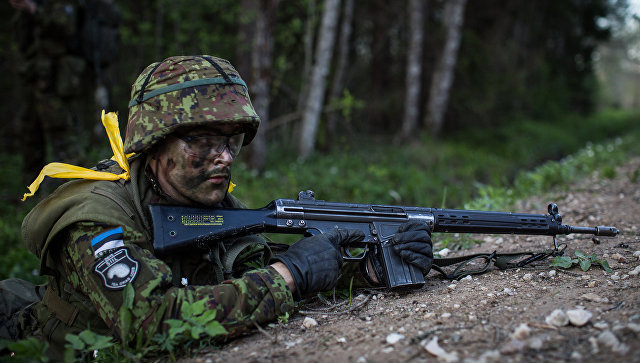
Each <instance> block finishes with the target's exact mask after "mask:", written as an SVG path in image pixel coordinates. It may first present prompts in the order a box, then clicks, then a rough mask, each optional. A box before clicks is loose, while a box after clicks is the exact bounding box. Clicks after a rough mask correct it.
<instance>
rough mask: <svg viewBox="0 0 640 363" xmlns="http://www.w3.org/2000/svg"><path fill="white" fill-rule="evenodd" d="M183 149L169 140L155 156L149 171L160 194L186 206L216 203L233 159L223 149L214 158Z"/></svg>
mask: <svg viewBox="0 0 640 363" xmlns="http://www.w3.org/2000/svg"><path fill="white" fill-rule="evenodd" d="M185 147H186V145H185V143H184V141H182V140H180V139H178V138H174V137H169V138H167V139H166V141H165V143H164V145H163V147H161V148H160V150H159V151H158V152H157V154H156V155H155V157H154V158H155V160H156V163H155V164H152V165H155V167H153V166H152V168H154V169H155V170H154V172H155V174H156V176H157V178H158V182H159V184H160V187H161V188H162V191H163V192H164V193H166V194H167V195H168V196H170V197H171V198H173V199H174V200H175V201H176V202H179V203H182V204H186V205H205V206H214V205H216V204H218V203H220V202H221V201H222V199H223V198H224V196H225V195H226V193H227V188H228V187H229V178H230V175H231V166H232V165H233V158H232V157H231V155H230V154H229V152H228V151H227V150H225V151H224V152H222V153H221V154H220V155H219V156H218V157H216V158H199V157H197V156H194V155H191V154H190V153H188V152H186V151H185Z"/></svg>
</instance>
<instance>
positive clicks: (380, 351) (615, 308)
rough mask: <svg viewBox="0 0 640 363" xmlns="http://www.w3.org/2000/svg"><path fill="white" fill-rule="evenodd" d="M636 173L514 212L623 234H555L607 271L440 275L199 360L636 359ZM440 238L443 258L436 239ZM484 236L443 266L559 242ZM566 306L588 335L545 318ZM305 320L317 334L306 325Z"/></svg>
mask: <svg viewBox="0 0 640 363" xmlns="http://www.w3.org/2000/svg"><path fill="white" fill-rule="evenodd" d="M638 170H640V158H634V159H632V160H630V161H629V162H628V163H626V164H625V165H623V166H621V167H618V168H617V169H616V171H617V173H616V177H615V178H613V179H606V178H603V177H600V176H599V175H598V174H597V173H596V174H594V175H592V176H591V177H589V178H586V179H584V180H582V181H581V182H580V183H578V185H575V186H574V187H573V188H572V190H571V191H555V192H551V193H548V194H547V195H540V196H536V197H533V198H530V199H528V200H524V201H521V202H520V203H519V205H518V207H517V210H518V211H519V212H525V213H546V210H547V205H548V203H549V202H552V201H553V202H555V203H557V204H558V206H559V207H560V213H561V214H562V215H563V217H564V220H563V223H565V224H570V225H577V226H591V227H593V226H596V225H608V226H615V227H617V228H618V229H619V230H620V231H621V232H620V234H619V235H618V236H617V237H593V236H591V235H570V236H563V237H558V242H559V243H566V244H567V245H568V247H567V249H566V251H565V255H566V256H574V253H575V251H576V250H580V251H582V252H584V253H585V254H593V253H595V254H596V256H598V257H599V258H602V259H605V260H607V261H608V263H609V265H610V266H611V268H612V269H613V271H612V272H610V273H607V272H605V271H604V269H603V268H601V267H600V266H598V265H594V266H592V267H591V268H590V269H589V270H588V271H586V272H584V271H582V269H580V268H579V267H578V266H574V267H572V268H570V269H563V268H558V267H551V266H550V263H551V259H550V258H549V259H546V260H544V261H539V262H535V263H533V264H531V265H528V266H527V267H524V268H520V269H511V270H506V271H501V270H498V269H497V268H495V267H492V268H491V269H490V270H489V271H488V272H487V273H485V274H482V275H476V276H474V277H472V278H466V279H463V280H461V281H457V282H452V281H449V280H445V279H443V278H442V277H441V276H440V274H438V273H436V272H434V271H432V272H431V273H430V274H429V276H428V277H429V278H428V282H427V283H426V285H425V286H424V287H423V288H420V289H418V290H413V291H411V292H407V293H398V292H392V291H389V290H363V291H357V292H356V293H355V294H354V296H356V297H355V299H354V300H353V302H352V310H354V311H352V312H344V310H345V309H346V308H345V306H346V305H339V306H335V305H334V304H333V302H325V304H323V303H316V304H315V305H305V306H302V307H301V308H300V309H301V310H303V311H301V312H297V313H296V314H294V315H293V316H292V317H290V318H289V321H288V323H286V324H285V323H279V324H272V326H267V327H263V328H262V330H260V331H257V330H256V331H254V333H252V334H250V335H246V336H244V337H241V338H238V339H235V340H233V341H231V342H229V343H227V344H225V345H224V346H222V347H221V349H220V350H213V351H208V352H203V353H201V354H200V355H199V356H198V357H197V358H193V359H192V361H197V362H207V363H208V362H272V361H277V362H387V361H392V362H424V361H429V362H431V361H438V360H440V361H453V362H455V361H459V362H494V361H495V362H497V361H501V362H502V361H507V362H509V361H513V362H530V361H578V362H579V361H604V360H607V359H615V360H618V361H626V362H629V361H636V362H640V354H638V353H637V351H638V348H640V289H639V288H638V287H639V286H640V275H638V271H640V256H638V255H639V254H640V252H639V253H636V254H635V256H634V253H635V252H636V251H639V250H640V235H639V232H640V219H639V218H638V216H639V215H640V204H639V202H640V188H639V186H640V180H637V179H638V178H637V174H638ZM433 238H434V241H436V246H435V247H436V250H437V249H438V248H437V247H438V244H437V240H438V235H437V234H434V236H433ZM477 238H483V239H484V240H485V243H483V244H481V245H477V246H475V247H473V248H472V249H470V250H462V251H455V252H452V253H451V254H450V255H449V256H447V257H452V256H458V255H464V254H469V253H476V252H492V251H494V250H498V252H516V251H526V250H541V249H546V248H551V247H552V246H553V241H552V238H551V237H540V236H513V235H505V236H497V235H496V236H480V237H477ZM634 270H635V271H634ZM327 303H328V304H329V305H327ZM313 309H323V310H321V311H320V312H313V311H310V310H313ZM558 309H559V310H562V311H563V312H564V313H567V312H568V311H570V310H576V309H578V310H585V311H587V312H589V313H590V314H591V317H590V319H589V320H588V322H587V323H586V324H584V325H582V326H578V325H580V323H578V322H574V323H568V324H567V325H561V326H557V325H555V324H554V323H553V322H551V321H547V318H548V317H549V316H550V315H551V314H552V312H553V311H554V310H558ZM306 317H311V318H313V319H314V320H315V322H317V325H316V326H308V327H304V326H303V322H304V319H305V318H306ZM308 322H309V320H307V325H308V324H309V323H308ZM394 340H397V341H394ZM436 348H439V350H438V349H436Z"/></svg>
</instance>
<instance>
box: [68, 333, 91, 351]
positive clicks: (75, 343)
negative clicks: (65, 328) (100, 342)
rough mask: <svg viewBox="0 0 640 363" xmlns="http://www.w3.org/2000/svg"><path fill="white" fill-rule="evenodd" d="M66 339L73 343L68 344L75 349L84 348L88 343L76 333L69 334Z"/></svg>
mask: <svg viewBox="0 0 640 363" xmlns="http://www.w3.org/2000/svg"><path fill="white" fill-rule="evenodd" d="M64 339H65V340H66V341H68V342H69V343H71V345H69V344H67V346H70V347H71V348H73V349H75V350H84V348H85V346H86V344H85V343H84V341H83V340H82V339H80V337H79V336H77V335H75V334H67V335H66V336H65V337H64Z"/></svg>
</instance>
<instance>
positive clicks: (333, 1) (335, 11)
mask: <svg viewBox="0 0 640 363" xmlns="http://www.w3.org/2000/svg"><path fill="white" fill-rule="evenodd" d="M339 14H340V0H326V1H325V3H324V11H323V14H322V25H321V26H320V34H319V36H318V37H319V39H318V46H317V48H316V61H315V64H314V66H313V70H312V72H311V87H310V89H309V96H308V97H307V102H306V104H305V108H304V112H303V113H302V135H301V137H300V144H299V147H298V150H299V152H300V158H302V159H306V158H307V157H309V155H310V154H311V153H312V152H313V150H314V148H315V142H316V133H317V131H318V124H319V122H320V112H321V111H322V105H323V103H324V91H325V86H326V78H327V74H328V73H329V65H330V63H331V56H332V54H333V43H334V40H335V37H336V31H337V24H338V15H339Z"/></svg>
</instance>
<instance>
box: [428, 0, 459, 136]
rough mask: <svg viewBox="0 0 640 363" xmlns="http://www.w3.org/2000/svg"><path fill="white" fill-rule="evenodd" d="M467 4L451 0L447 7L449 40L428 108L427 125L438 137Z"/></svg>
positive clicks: (445, 18)
mask: <svg viewBox="0 0 640 363" xmlns="http://www.w3.org/2000/svg"><path fill="white" fill-rule="evenodd" d="M465 4H466V0H450V1H447V3H446V5H445V11H444V14H445V16H444V21H445V24H446V27H447V39H446V41H445V45H444V50H443V51H442V57H441V58H440V62H439V63H438V65H437V67H436V69H435V71H434V74H433V79H432V80H431V88H430V91H429V105H428V108H427V109H428V111H427V120H426V124H427V125H428V127H429V130H430V131H431V133H432V134H433V135H438V134H439V133H440V131H441V130H442V124H443V121H444V113H445V111H446V110H447V103H448V102H449V92H450V90H451V85H452V84H453V76H454V70H455V67H456V62H457V60H458V48H459V47H460V38H461V37H462V24H463V22H464V7H465Z"/></svg>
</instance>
